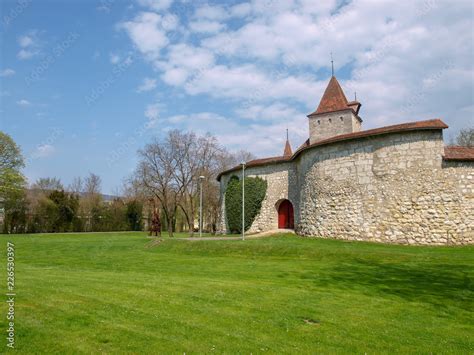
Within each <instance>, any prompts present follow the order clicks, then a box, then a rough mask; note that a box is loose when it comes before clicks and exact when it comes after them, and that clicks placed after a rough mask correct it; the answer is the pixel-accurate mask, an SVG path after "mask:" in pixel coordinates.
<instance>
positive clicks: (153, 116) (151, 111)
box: [145, 103, 161, 121]
mask: <svg viewBox="0 0 474 355" xmlns="http://www.w3.org/2000/svg"><path fill="white" fill-rule="evenodd" d="M160 107H161V105H160V104H159V103H155V104H150V105H148V106H147V107H146V110H145V117H146V118H148V120H149V121H156V120H157V119H158V118H159V117H160Z"/></svg>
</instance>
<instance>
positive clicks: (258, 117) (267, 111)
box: [236, 103, 305, 122]
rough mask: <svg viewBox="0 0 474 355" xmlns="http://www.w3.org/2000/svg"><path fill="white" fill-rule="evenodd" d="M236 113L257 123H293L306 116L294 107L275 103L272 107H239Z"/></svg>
mask: <svg viewBox="0 0 474 355" xmlns="http://www.w3.org/2000/svg"><path fill="white" fill-rule="evenodd" d="M236 113H237V114H238V115H239V116H240V117H243V118H247V119H251V120H255V121H273V122H278V121H285V122H293V120H294V119H295V118H296V117H299V116H302V117H304V116H305V113H304V112H300V111H298V110H296V109H295V108H294V107H291V106H288V105H286V104H283V103H274V104H270V105H251V106H248V107H239V108H237V109H236Z"/></svg>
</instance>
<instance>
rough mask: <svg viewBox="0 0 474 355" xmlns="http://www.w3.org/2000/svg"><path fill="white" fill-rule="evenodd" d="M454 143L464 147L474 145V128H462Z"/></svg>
mask: <svg viewBox="0 0 474 355" xmlns="http://www.w3.org/2000/svg"><path fill="white" fill-rule="evenodd" d="M453 143H454V144H453V145H459V146H462V147H474V128H464V129H461V130H460V131H459V133H458V135H457V136H456V138H455V140H454V142H453Z"/></svg>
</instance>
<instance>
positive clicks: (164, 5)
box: [138, 0, 173, 11]
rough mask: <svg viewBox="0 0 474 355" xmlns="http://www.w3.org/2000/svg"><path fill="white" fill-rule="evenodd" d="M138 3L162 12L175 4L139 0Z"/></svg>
mask: <svg viewBox="0 0 474 355" xmlns="http://www.w3.org/2000/svg"><path fill="white" fill-rule="evenodd" d="M138 3H139V4H140V5H141V6H144V7H148V8H150V9H152V10H155V11H160V10H166V9H168V8H169V7H170V6H171V4H172V3H173V0H138Z"/></svg>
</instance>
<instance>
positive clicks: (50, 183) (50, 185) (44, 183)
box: [31, 177, 64, 193]
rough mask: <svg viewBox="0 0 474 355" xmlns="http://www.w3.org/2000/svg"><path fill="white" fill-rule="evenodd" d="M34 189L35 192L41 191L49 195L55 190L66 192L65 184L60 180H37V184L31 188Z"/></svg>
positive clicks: (47, 178) (48, 178)
mask: <svg viewBox="0 0 474 355" xmlns="http://www.w3.org/2000/svg"><path fill="white" fill-rule="evenodd" d="M31 188H32V189H34V190H39V191H41V192H44V193H48V192H50V191H54V190H64V187H63V184H62V183H61V180H59V179H58V178H55V177H53V178H50V177H46V178H39V179H38V180H36V182H35V183H34V184H33V185H32V186H31Z"/></svg>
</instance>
